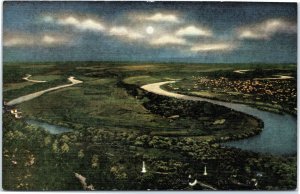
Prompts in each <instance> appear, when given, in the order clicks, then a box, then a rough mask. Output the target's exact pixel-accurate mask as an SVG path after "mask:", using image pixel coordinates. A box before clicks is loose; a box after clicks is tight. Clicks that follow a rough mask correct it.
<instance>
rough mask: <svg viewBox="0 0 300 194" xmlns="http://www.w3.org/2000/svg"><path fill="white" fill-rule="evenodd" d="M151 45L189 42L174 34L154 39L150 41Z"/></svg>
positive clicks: (184, 43)
mask: <svg viewBox="0 0 300 194" xmlns="http://www.w3.org/2000/svg"><path fill="white" fill-rule="evenodd" d="M150 44H151V45H157V46H163V45H186V44H187V42H186V40H185V39H183V38H180V37H177V36H172V35H164V36H161V37H159V38H156V39H153V40H151V41H150Z"/></svg>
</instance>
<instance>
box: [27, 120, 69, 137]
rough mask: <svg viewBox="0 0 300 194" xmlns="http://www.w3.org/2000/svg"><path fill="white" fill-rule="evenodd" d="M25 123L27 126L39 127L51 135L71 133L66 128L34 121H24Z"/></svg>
mask: <svg viewBox="0 0 300 194" xmlns="http://www.w3.org/2000/svg"><path fill="white" fill-rule="evenodd" d="M26 122H27V123H28V124H30V125H32V126H35V127H41V128H43V129H44V130H45V131H48V132H49V133H51V134H61V133H66V132H69V131H72V129H69V128H66V127H60V126H57V125H51V124H48V123H44V122H40V121H35V120H26Z"/></svg>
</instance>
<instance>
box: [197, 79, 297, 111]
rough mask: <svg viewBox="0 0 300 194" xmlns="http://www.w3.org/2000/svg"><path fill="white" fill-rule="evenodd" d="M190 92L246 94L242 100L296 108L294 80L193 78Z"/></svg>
mask: <svg viewBox="0 0 300 194" xmlns="http://www.w3.org/2000/svg"><path fill="white" fill-rule="evenodd" d="M194 80H195V82H194V85H193V88H192V90H209V91H213V92H224V93H228V94H235V93H236V94H246V95H243V98H250V99H253V100H257V101H263V102H268V103H272V104H281V105H287V104H289V105H293V106H294V107H296V105H297V104H296V102H297V86H296V81H295V80H294V79H271V80H269V79H265V80H263V79H260V80H256V79H253V80H249V79H248V80H230V79H228V78H224V77H220V78H218V79H208V78H207V77H194Z"/></svg>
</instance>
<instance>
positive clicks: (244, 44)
mask: <svg viewBox="0 0 300 194" xmlns="http://www.w3.org/2000/svg"><path fill="white" fill-rule="evenodd" d="M3 9H4V11H3V60H4V61H22V62H31V61H148V62H150V61H157V62H188V63H189V62H197V63H258V62H259V63H296V61H297V4H296V3H226V2H225V3H203V2H4V6H3Z"/></svg>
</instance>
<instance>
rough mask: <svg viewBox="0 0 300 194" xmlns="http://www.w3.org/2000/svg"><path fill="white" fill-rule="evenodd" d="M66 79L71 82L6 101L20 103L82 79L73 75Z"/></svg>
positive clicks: (12, 103) (77, 82) (13, 103)
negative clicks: (77, 78)
mask: <svg viewBox="0 0 300 194" xmlns="http://www.w3.org/2000/svg"><path fill="white" fill-rule="evenodd" d="M68 80H69V81H70V82H71V84H65V85H61V86H56V87H53V88H49V89H46V90H42V91H39V92H34V93H31V94H28V95H25V96H21V97H18V98H15V99H13V100H11V101H9V102H8V103H7V105H8V106H12V105H16V104H20V103H22V102H25V101H28V100H32V99H33V98H36V97H39V96H41V95H43V94H45V93H47V92H51V91H54V90H58V89H61V88H66V87H70V86H74V85H76V84H80V83H82V81H80V80H76V79H75V78H74V77H73V76H71V77H69V78H68Z"/></svg>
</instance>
